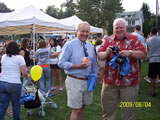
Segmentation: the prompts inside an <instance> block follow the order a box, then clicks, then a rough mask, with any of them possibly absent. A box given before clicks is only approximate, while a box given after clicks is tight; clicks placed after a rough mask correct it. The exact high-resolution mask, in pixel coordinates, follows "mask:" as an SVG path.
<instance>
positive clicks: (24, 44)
mask: <svg viewBox="0 0 160 120" xmlns="http://www.w3.org/2000/svg"><path fill="white" fill-rule="evenodd" d="M29 42H30V41H29V39H27V38H24V39H23V40H22V43H21V48H20V55H22V56H23V57H24V60H25V62H26V66H27V68H28V72H29V73H30V69H31V59H30V52H29V51H28V50H27V47H28V46H29ZM29 80H31V77H30V78H29V79H26V78H25V77H23V86H24V87H25V86H27V85H28V84H29ZM24 94H25V90H24V89H23V88H22V95H24Z"/></svg>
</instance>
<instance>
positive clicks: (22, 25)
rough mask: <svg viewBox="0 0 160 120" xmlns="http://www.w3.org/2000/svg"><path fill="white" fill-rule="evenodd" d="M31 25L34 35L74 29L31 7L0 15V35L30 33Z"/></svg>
mask: <svg viewBox="0 0 160 120" xmlns="http://www.w3.org/2000/svg"><path fill="white" fill-rule="evenodd" d="M33 25H35V26H36V27H35V28H36V29H35V31H36V33H39V32H46V31H49V30H52V31H55V30H73V29H74V27H73V26H71V25H67V24H65V23H63V22H60V21H59V20H58V19H56V18H53V17H51V16H49V15H47V14H45V13H43V12H42V11H40V10H39V9H37V8H35V7H34V6H32V5H30V6H28V7H26V8H23V9H20V10H17V11H13V12H10V13H0V31H1V32H0V35H8V34H28V33H32V31H33V27H32V26H33Z"/></svg>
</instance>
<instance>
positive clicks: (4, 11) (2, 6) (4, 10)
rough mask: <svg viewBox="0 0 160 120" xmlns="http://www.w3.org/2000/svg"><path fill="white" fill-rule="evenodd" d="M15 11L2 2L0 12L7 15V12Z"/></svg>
mask: <svg viewBox="0 0 160 120" xmlns="http://www.w3.org/2000/svg"><path fill="white" fill-rule="evenodd" d="M12 11H13V10H11V9H9V8H8V7H7V6H6V5H5V4H4V3H3V2H0V12H1V13H6V12H12Z"/></svg>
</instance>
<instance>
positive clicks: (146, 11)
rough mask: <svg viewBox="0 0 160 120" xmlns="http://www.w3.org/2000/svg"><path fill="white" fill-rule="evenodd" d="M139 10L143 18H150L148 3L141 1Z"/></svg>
mask: <svg viewBox="0 0 160 120" xmlns="http://www.w3.org/2000/svg"><path fill="white" fill-rule="evenodd" d="M140 10H141V11H143V16H144V19H149V20H150V18H151V11H150V8H149V6H148V4H147V3H143V4H142V7H141V9H140Z"/></svg>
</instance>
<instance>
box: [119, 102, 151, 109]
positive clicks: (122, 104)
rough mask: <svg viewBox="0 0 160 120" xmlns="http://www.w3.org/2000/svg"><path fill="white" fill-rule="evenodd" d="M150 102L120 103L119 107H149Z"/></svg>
mask: <svg viewBox="0 0 160 120" xmlns="http://www.w3.org/2000/svg"><path fill="white" fill-rule="evenodd" d="M151 105H152V104H151V102H120V107H139V108H140V107H146V108H148V107H151Z"/></svg>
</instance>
